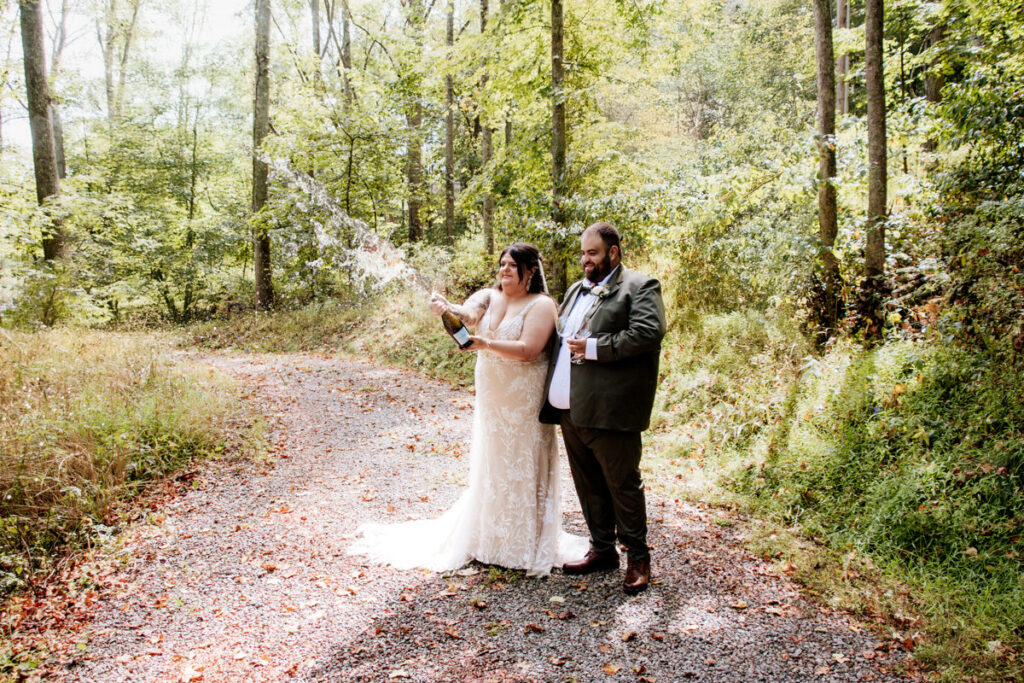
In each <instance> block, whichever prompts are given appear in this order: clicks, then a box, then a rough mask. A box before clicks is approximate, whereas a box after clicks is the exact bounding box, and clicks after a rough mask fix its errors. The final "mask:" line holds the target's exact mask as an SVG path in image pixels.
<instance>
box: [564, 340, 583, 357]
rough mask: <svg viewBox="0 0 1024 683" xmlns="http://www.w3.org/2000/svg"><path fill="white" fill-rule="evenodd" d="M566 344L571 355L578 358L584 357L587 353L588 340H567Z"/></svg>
mask: <svg viewBox="0 0 1024 683" xmlns="http://www.w3.org/2000/svg"><path fill="white" fill-rule="evenodd" d="M565 343H566V344H567V345H568V346H569V353H573V354H575V355H577V356H583V355H585V354H586V353H587V340H586V339H567V340H566V342H565Z"/></svg>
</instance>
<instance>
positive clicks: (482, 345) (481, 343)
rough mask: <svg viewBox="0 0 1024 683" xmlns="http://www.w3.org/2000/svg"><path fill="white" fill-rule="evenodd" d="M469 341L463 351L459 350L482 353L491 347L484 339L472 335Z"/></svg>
mask: <svg viewBox="0 0 1024 683" xmlns="http://www.w3.org/2000/svg"><path fill="white" fill-rule="evenodd" d="M469 341H470V342H472V343H471V344H470V345H469V346H467V347H466V348H464V349H459V351H462V352H468V351H484V350H486V349H489V348H490V347H491V345H490V343H489V342H488V341H487V339H485V338H484V337H478V336H476V335H474V334H471V335H469Z"/></svg>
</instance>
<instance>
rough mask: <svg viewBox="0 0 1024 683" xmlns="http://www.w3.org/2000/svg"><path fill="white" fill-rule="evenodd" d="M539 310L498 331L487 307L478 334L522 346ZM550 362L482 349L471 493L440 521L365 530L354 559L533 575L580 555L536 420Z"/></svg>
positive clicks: (582, 543)
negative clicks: (526, 324) (480, 566)
mask: <svg viewBox="0 0 1024 683" xmlns="http://www.w3.org/2000/svg"><path fill="white" fill-rule="evenodd" d="M534 303H536V300H534V301H531V302H529V303H528V304H527V305H526V306H524V307H523V310H522V311H520V312H519V314H518V315H516V316H513V317H511V319H509V316H506V319H505V320H503V321H502V322H501V324H500V325H499V326H498V328H497V329H495V330H492V329H491V321H490V308H488V310H487V312H486V313H484V317H483V319H482V320H481V321H480V324H479V325H478V328H477V330H478V335H479V336H481V337H488V338H491V339H512V340H515V339H518V338H519V336H520V334H521V333H522V330H523V320H524V318H525V316H526V313H527V311H528V310H529V309H530V308H531V307H532V306H533V304H534ZM547 365H548V358H547V354H546V352H545V354H543V355H542V356H541V357H539V358H536V359H534V360H532V361H525V362H523V361H514V360H507V359H504V358H502V357H500V356H498V355H496V354H494V353H492V352H489V351H480V352H478V353H477V361H476V406H475V412H474V415H473V437H472V444H471V448H470V462H469V486H468V487H467V488H466V490H465V491H463V493H462V495H461V496H460V497H459V499H458V500H457V501H456V503H455V504H454V505H453V506H452V507H451V508H450V509H449V510H447V511H446V512H444V513H443V514H442V515H441V516H440V517H437V518H435V519H427V520H413V521H409V522H403V523H399V524H364V525H362V526H360V528H359V531H360V532H361V533H362V536H361V538H359V539H357V541H356V542H355V543H354V544H353V546H352V547H351V548H350V549H349V552H350V553H353V554H359V555H366V556H368V557H369V558H371V559H372V560H375V561H377V562H381V563H387V564H391V565H393V566H395V567H398V568H401V569H410V568H413V567H422V568H425V569H431V570H434V571H448V570H451V569H457V568H459V567H461V566H463V565H465V564H466V563H467V562H469V561H470V560H478V561H480V562H483V563H485V564H494V565H500V566H502V567H507V568H512V569H525V570H526V571H527V572H528V573H529V574H530V575H543V574H547V573H549V572H550V571H551V568H552V567H554V566H556V565H561V564H562V563H564V562H569V561H573V560H578V559H580V558H582V557H583V555H584V554H585V553H586V551H587V549H588V547H589V541H588V539H586V538H583V537H579V536H573V535H571V534H569V533H567V532H565V531H563V530H562V511H561V499H560V488H559V480H560V475H559V469H560V468H559V460H558V444H557V441H556V436H555V430H554V427H553V426H552V425H545V424H541V423H540V422H539V421H538V419H537V416H538V414H539V412H540V407H541V404H542V402H543V393H544V380H545V376H546V373H547Z"/></svg>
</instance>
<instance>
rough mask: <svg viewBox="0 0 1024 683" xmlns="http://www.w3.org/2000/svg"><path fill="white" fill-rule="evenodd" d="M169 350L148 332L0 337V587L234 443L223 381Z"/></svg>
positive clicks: (231, 406) (77, 544)
mask: <svg viewBox="0 0 1024 683" xmlns="http://www.w3.org/2000/svg"><path fill="white" fill-rule="evenodd" d="M172 351H173V345H172V343H171V340H170V339H169V338H168V337H166V336H159V335H154V334H125V333H109V332H95V331H89V330H85V329H79V328H66V329H54V330H49V331H45V332H37V333H33V334H7V333H4V334H3V335H2V336H0V593H4V592H8V591H10V590H13V589H17V588H19V587H22V586H24V585H25V584H26V582H30V581H31V580H32V578H33V576H35V575H36V574H37V573H38V572H40V571H43V570H46V569H48V568H49V567H50V566H51V565H52V564H53V563H54V562H56V561H58V560H59V559H60V558H61V557H62V556H63V554H64V553H65V552H66V551H73V550H75V549H77V548H81V547H83V546H86V545H88V544H89V543H91V542H92V540H93V539H94V538H95V536H96V534H97V533H99V532H101V531H102V530H103V529H104V528H105V525H108V524H110V523H111V522H112V521H113V520H112V519H110V518H109V516H108V513H109V511H110V508H111V505H112V504H113V503H114V502H115V501H117V500H120V499H124V498H126V497H129V496H131V495H132V494H134V493H136V492H138V491H139V490H140V489H142V488H143V487H145V486H146V484H147V482H149V481H151V480H152V479H154V478H158V477H161V476H163V475H164V474H166V473H168V472H172V471H174V470H176V469H178V468H180V467H182V466H183V465H184V464H185V463H187V462H188V461H189V460H191V459H192V458H196V457H203V456H209V455H216V454H219V453H221V452H223V451H224V450H226V449H228V448H230V447H232V445H233V444H237V443H238V439H243V440H244V437H241V436H239V437H238V438H237V439H236V438H235V436H236V433H237V432H238V431H239V430H242V429H244V424H245V422H246V420H247V416H245V415H243V414H242V413H241V412H240V411H241V408H240V407H239V406H240V404H239V402H238V397H237V393H236V392H235V391H234V389H233V388H232V386H231V385H230V384H229V383H227V381H226V380H225V379H224V378H223V377H222V376H220V375H217V374H215V373H213V372H212V371H211V370H209V369H200V368H198V367H197V366H191V365H189V364H188V363H182V362H178V361H176V360H175V359H174V358H173V357H172Z"/></svg>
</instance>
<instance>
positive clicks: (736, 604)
mask: <svg viewBox="0 0 1024 683" xmlns="http://www.w3.org/2000/svg"><path fill="white" fill-rule="evenodd" d="M729 607H732V608H733V609H746V608H747V601H746V600H737V601H736V602H730V603H729Z"/></svg>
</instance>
